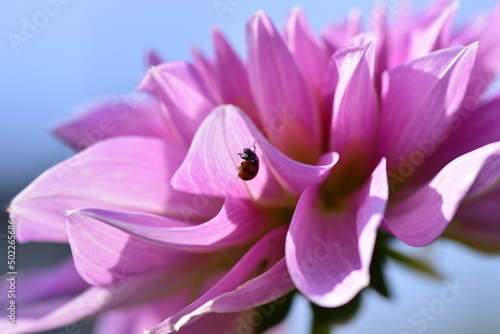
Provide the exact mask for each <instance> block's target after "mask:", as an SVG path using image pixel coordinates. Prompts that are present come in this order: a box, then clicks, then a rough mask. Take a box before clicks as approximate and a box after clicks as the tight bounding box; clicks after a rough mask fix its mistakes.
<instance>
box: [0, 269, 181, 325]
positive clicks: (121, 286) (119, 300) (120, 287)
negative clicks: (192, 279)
mask: <svg viewBox="0 0 500 334" xmlns="http://www.w3.org/2000/svg"><path fill="white" fill-rule="evenodd" d="M176 274H177V275H179V276H182V274H181V273H179V272H177V273H176ZM173 277H175V276H173ZM166 279H168V277H166V276H165V273H153V274H150V275H147V276H141V277H137V278H134V279H131V280H129V281H125V282H117V283H114V284H110V285H107V286H99V287H90V288H88V289H87V290H85V291H83V292H82V293H81V294H79V295H78V296H76V297H74V298H66V302H65V303H63V304H62V305H59V307H57V308H55V309H53V308H52V307H51V308H50V310H49V311H48V313H46V314H45V315H43V316H40V317H35V318H27V319H22V321H18V322H17V324H16V327H12V326H5V327H6V328H5V330H3V329H4V328H0V329H2V333H4V334H22V333H31V332H37V333H38V332H42V331H44V330H49V329H53V328H58V327H61V326H64V325H69V324H72V323H75V322H77V321H80V320H82V319H86V321H91V320H92V319H93V318H94V317H95V315H96V314H98V313H100V312H104V311H106V310H110V309H114V308H116V307H121V306H128V305H131V304H133V303H140V302H143V301H146V300H148V299H151V298H153V297H157V295H158V293H159V290H158V286H160V285H161V284H164V283H165V280H166ZM54 282H59V281H57V280H55V281H54ZM137 291H140V292H141V293H140V294H139V295H138V293H137ZM44 304H47V303H46V301H44ZM20 309H22V308H20ZM45 311H47V309H45ZM20 320H21V319H20ZM4 323H6V322H4ZM2 325H3V323H2Z"/></svg>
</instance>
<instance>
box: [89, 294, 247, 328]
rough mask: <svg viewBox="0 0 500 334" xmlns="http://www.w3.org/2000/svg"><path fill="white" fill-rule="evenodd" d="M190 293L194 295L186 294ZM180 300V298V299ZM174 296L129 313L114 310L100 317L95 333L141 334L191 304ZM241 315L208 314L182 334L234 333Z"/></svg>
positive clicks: (140, 306)
mask: <svg viewBox="0 0 500 334" xmlns="http://www.w3.org/2000/svg"><path fill="white" fill-rule="evenodd" d="M186 292H191V293H192V291H186ZM179 297H180V298H179ZM179 297H178V296H175V297H174V298H172V297H171V296H170V297H168V298H167V299H163V300H159V301H153V302H149V303H147V304H145V305H138V306H133V307H129V308H126V309H118V310H113V311H111V312H108V313H105V314H104V315H100V316H99V318H97V322H96V325H95V327H94V332H95V333H98V334H100V333H102V334H107V333H120V334H138V333H142V332H143V330H144V329H145V328H151V327H153V326H154V325H156V324H157V323H159V322H160V321H162V320H163V319H165V318H166V317H168V315H170V314H173V313H175V312H176V311H178V310H179V308H181V307H182V305H183V304H185V303H186V301H187V300H189V297H190V296H189V295H188V294H186V293H183V294H182V295H181V296H179ZM238 316H240V314H238V313H233V314H209V315H207V316H205V317H203V318H202V319H199V320H198V321H196V322H195V323H193V324H191V325H189V326H187V327H184V328H182V329H181V330H180V331H179V333H180V334H199V333H203V332H204V331H206V329H207V328H210V330H211V331H212V332H214V333H227V332H230V333H232V332H233V331H232V330H231V329H232V328H233V327H235V324H236V321H235V320H236V319H235V318H236V317H238Z"/></svg>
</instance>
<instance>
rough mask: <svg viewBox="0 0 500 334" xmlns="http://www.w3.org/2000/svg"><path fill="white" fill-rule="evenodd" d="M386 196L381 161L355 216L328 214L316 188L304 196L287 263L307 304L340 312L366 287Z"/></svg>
mask: <svg viewBox="0 0 500 334" xmlns="http://www.w3.org/2000/svg"><path fill="white" fill-rule="evenodd" d="M388 192H389V191H388V185H387V176H386V169H385V160H382V161H381V162H380V164H379V165H378V167H377V168H376V169H375V171H374V172H373V174H372V176H371V178H370V180H369V181H368V182H367V184H366V185H365V186H364V187H363V189H362V190H360V192H359V193H358V194H357V198H358V203H357V208H355V212H352V213H351V212H345V213H338V212H337V213H336V212H332V213H328V212H324V209H322V208H321V207H320V206H321V204H320V203H319V198H318V187H309V188H307V189H306V190H305V191H304V192H303V193H302V195H301V197H300V199H299V202H298V203H297V207H296V209H295V213H294V216H293V218H292V222H291V224H290V229H289V231H288V234H287V240H286V261H287V265H288V269H289V271H290V275H291V277H292V280H293V282H294V283H295V286H297V289H298V290H299V291H300V292H301V293H303V294H304V295H305V296H306V297H307V298H308V299H309V300H311V301H312V302H314V303H315V304H318V305H320V306H323V307H337V306H340V305H343V304H345V303H347V302H348V301H349V300H351V299H352V298H353V297H354V296H355V295H356V294H357V293H358V292H359V291H360V290H361V289H362V288H364V287H366V286H367V285H368V283H369V280H370V278H369V267H370V261H371V256H372V252H373V247H374V245H375V239H376V235H377V229H378V227H379V225H380V223H381V220H382V218H383V215H384V210H385V206H386V203H387V198H388V195H389V194H388ZM352 204H354V203H352Z"/></svg>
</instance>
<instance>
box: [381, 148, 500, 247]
mask: <svg viewBox="0 0 500 334" xmlns="http://www.w3.org/2000/svg"><path fill="white" fill-rule="evenodd" d="M499 154H500V143H494V144H489V145H486V146H484V147H481V148H479V149H477V150H474V151H472V152H469V153H467V154H465V155H462V156H460V157H458V158H457V159H455V160H453V161H452V162H450V163H449V164H448V165H446V166H445V167H444V168H443V169H442V170H441V171H440V172H439V174H437V175H436V176H435V177H434V178H433V179H432V180H431V181H430V182H429V183H428V184H427V185H425V186H424V187H422V188H421V189H420V190H418V191H417V192H416V193H414V194H413V195H411V196H409V197H408V198H406V199H405V200H403V201H401V202H398V203H395V204H393V205H392V206H390V207H389V208H388V210H387V214H386V217H385V218H386V224H385V226H384V228H385V229H387V230H388V231H389V232H390V233H392V234H393V235H394V236H396V237H397V238H399V239H401V240H402V241H403V242H405V243H407V244H409V245H411V246H425V245H428V244H430V243H432V242H433V241H434V240H436V239H437V238H438V237H439V236H440V235H441V234H442V233H443V231H444V230H445V229H446V227H447V226H448V223H449V222H450V221H451V220H452V219H453V216H454V215H455V213H456V212H457V209H458V207H459V205H460V203H461V202H462V200H463V199H464V198H465V197H466V196H467V193H468V192H469V190H470V189H471V187H472V185H473V184H474V182H475V180H476V179H477V178H478V176H479V174H480V171H481V169H482V168H483V167H484V166H485V164H486V163H487V162H488V161H491V159H492V157H494V156H498V155H499ZM487 179H490V180H492V178H489V177H487ZM480 188H484V184H482V185H481V186H480Z"/></svg>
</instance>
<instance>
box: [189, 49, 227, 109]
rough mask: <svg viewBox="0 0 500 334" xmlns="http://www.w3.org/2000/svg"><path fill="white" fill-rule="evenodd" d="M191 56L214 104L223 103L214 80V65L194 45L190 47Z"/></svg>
mask: <svg viewBox="0 0 500 334" xmlns="http://www.w3.org/2000/svg"><path fill="white" fill-rule="evenodd" d="M191 54H192V56H193V65H194V67H195V68H196V70H197V71H198V73H199V75H200V77H201V79H202V80H203V83H204V84H205V87H207V90H208V91H209V93H210V94H211V95H212V96H213V98H214V100H215V103H216V104H223V103H224V100H223V98H222V92H221V90H220V87H219V84H218V82H217V80H216V67H215V66H216V65H215V64H214V63H212V62H211V61H210V60H208V59H207V57H205V55H204V54H203V53H202V52H201V50H200V49H198V48H197V47H196V46H193V47H192V48H191Z"/></svg>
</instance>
